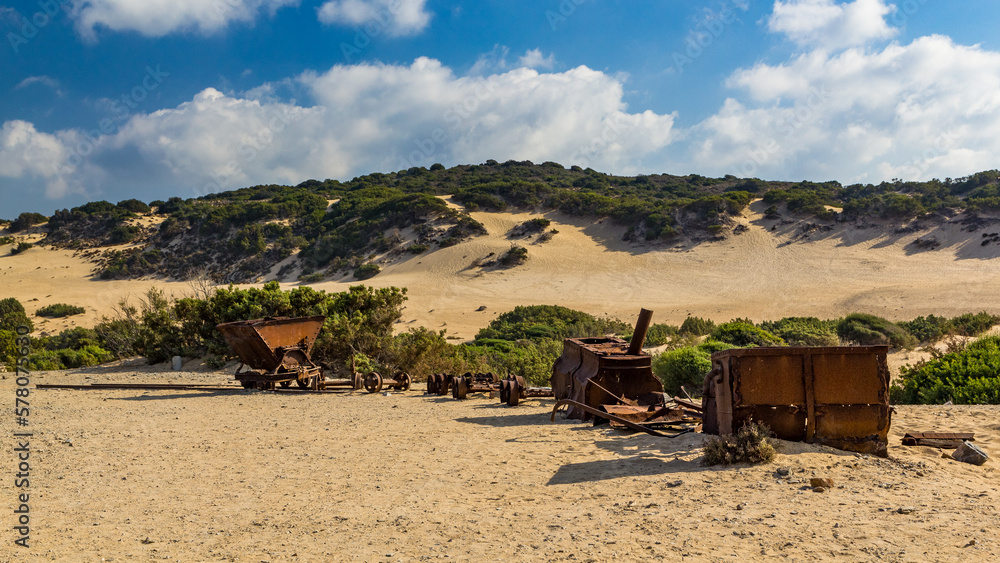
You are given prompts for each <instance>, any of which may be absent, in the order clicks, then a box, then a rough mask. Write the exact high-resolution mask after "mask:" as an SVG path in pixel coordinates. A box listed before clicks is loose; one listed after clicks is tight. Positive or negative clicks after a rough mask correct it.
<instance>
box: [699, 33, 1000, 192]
mask: <svg viewBox="0 0 1000 563" xmlns="http://www.w3.org/2000/svg"><path fill="white" fill-rule="evenodd" d="M728 85H729V86H730V87H732V88H735V89H737V90H738V91H741V92H744V93H746V95H747V96H746V97H747V98H748V99H746V100H743V101H740V100H737V99H730V100H727V101H726V103H725V104H724V106H723V108H722V109H721V110H720V111H719V112H717V113H716V114H715V115H713V116H712V117H710V118H709V119H707V120H705V121H704V122H702V123H701V124H699V125H698V126H697V127H696V128H695V129H694V130H693V131H692V138H693V143H692V151H691V154H690V158H691V159H692V161H693V162H692V163H691V164H694V166H695V168H696V169H703V170H709V171H713V172H715V173H720V174H722V173H732V174H736V175H738V176H758V177H762V178H782V179H792V180H800V179H812V180H822V179H838V180H841V181H864V182H868V181H872V182H878V181H881V180H888V179H891V178H894V177H900V178H904V179H929V178H932V177H938V178H944V177H947V176H952V177H956V176H964V175H966V174H970V173H973V172H978V171H981V170H987V169H992V168H995V167H996V166H997V164H996V163H997V160H998V158H1000V138H997V137H996V135H995V134H994V133H993V132H995V131H997V130H998V128H1000V53H997V52H994V51H986V50H983V49H982V48H980V47H975V46H974V47H968V46H962V45H956V44H955V43H954V42H952V41H951V39H949V38H947V37H942V36H929V37H923V38H920V39H917V40H915V41H913V42H912V43H911V44H909V45H905V46H901V45H896V44H892V45H889V46H888V47H886V48H885V49H884V50H882V51H879V52H868V51H865V50H862V49H849V50H846V51H843V52H841V53H839V54H837V55H830V54H827V53H825V52H822V51H813V52H810V53H807V54H804V55H801V56H799V57H797V58H795V59H793V60H791V61H789V62H787V63H785V64H780V65H776V66H770V65H765V64H759V65H757V66H755V67H753V68H750V69H745V70H741V71H738V72H736V73H734V74H733V75H732V76H731V77H730V79H729V82H728ZM691 164H688V166H690V165H691Z"/></svg>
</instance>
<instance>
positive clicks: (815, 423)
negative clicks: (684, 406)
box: [702, 346, 892, 457]
mask: <svg viewBox="0 0 1000 563" xmlns="http://www.w3.org/2000/svg"><path fill="white" fill-rule="evenodd" d="M887 353H888V347H887V346H839V347H777V348H745V349H740V348H738V349H732V350H723V351H721V352H715V353H714V354H712V366H713V367H712V371H711V372H709V374H708V375H707V376H706V377H705V384H704V389H703V390H702V395H703V397H702V407H703V410H704V432H705V433H706V434H721V435H727V434H731V433H732V432H734V431H735V430H737V429H738V428H739V427H741V426H743V425H744V424H746V423H747V422H749V421H750V420H751V419H752V420H754V421H756V422H761V423H764V424H766V425H767V426H768V427H769V428H770V429H771V431H772V432H773V433H774V434H775V436H777V437H778V438H781V439H783V440H793V441H803V440H804V441H806V442H817V443H820V444H823V445H827V446H831V447H834V448H837V449H841V450H848V451H854V452H862V453H869V454H875V455H878V456H882V457H885V456H886V455H887V451H886V446H887V443H888V439H887V434H888V432H889V424H890V417H891V414H892V408H891V407H890V406H889V368H888V365H887V363H886V354H887Z"/></svg>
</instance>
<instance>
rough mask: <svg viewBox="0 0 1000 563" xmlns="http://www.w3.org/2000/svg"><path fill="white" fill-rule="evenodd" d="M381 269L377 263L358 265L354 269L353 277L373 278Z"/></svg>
mask: <svg viewBox="0 0 1000 563" xmlns="http://www.w3.org/2000/svg"><path fill="white" fill-rule="evenodd" d="M381 271H382V268H379V266H378V264H375V263H373V262H369V263H367V264H362V265H360V266H358V268H357V269H356V270H354V277H355V278H357V279H359V280H367V279H369V278H374V277H375V276H377V275H378V273H379V272H381Z"/></svg>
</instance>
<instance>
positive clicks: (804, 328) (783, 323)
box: [760, 317, 840, 346]
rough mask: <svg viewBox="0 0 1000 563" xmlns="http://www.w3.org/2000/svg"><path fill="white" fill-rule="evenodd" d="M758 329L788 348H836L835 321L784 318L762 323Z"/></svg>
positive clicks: (837, 340)
mask: <svg viewBox="0 0 1000 563" xmlns="http://www.w3.org/2000/svg"><path fill="white" fill-rule="evenodd" d="M760 328H762V329H764V330H766V331H768V332H770V333H772V334H774V335H775V336H777V337H778V338H781V339H782V340H784V341H785V342H787V343H788V344H789V345H790V346H837V345H838V344H840V337H839V336H837V322H836V321H821V320H819V319H817V318H816V317H785V318H783V319H781V320H778V321H764V322H762V323H760Z"/></svg>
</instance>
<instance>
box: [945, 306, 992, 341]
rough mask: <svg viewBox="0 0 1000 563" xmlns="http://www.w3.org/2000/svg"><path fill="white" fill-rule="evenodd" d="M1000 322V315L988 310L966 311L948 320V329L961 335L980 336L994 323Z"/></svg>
mask: <svg viewBox="0 0 1000 563" xmlns="http://www.w3.org/2000/svg"><path fill="white" fill-rule="evenodd" d="M998 323H1000V317H998V316H997V315H991V314H990V313H987V312H986V311H983V312H981V313H975V314H973V313H965V314H964V315H959V316H957V317H954V318H952V319H951V320H949V321H948V330H949V332H951V333H954V334H958V335H960V336H979V335H980V334H983V333H984V332H986V331H987V330H989V329H991V328H992V327H993V326H994V325H996V324H998Z"/></svg>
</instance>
